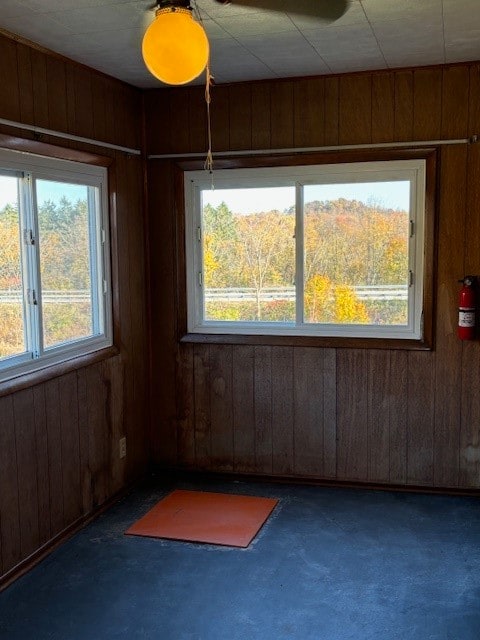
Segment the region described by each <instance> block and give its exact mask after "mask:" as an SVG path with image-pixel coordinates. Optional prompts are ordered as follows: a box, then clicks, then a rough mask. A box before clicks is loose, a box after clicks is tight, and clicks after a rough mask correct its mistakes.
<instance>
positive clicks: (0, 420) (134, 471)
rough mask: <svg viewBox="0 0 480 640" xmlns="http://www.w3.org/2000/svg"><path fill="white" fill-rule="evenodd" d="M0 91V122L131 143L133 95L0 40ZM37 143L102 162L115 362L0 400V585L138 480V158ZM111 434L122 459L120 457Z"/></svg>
mask: <svg viewBox="0 0 480 640" xmlns="http://www.w3.org/2000/svg"><path fill="white" fill-rule="evenodd" d="M0 83H1V86H2V91H1V92H0V118H5V119H9V120H13V121H17V122H24V123H25V124H29V125H38V126H42V127H45V128H49V129H53V130H57V131H61V132H67V133H71V134H74V135H80V136H85V137H88V138H93V139H98V140H100V141H106V142H111V143H114V144H115V143H116V144H119V145H122V146H129V147H135V148H139V146H140V141H141V140H142V131H141V124H142V123H141V105H142V96H141V93H140V92H139V91H137V90H135V89H133V88H131V87H127V86H126V85H123V84H122V83H120V82H118V81H116V80H113V79H110V78H107V77H106V76H102V75H100V74H97V73H96V72H94V71H89V70H88V69H85V68H80V67H78V66H75V65H74V64H70V63H69V62H67V61H65V60H62V59H59V58H57V57H51V56H48V55H46V54H44V53H42V52H40V51H37V50H34V49H31V48H29V47H27V46H25V45H23V44H20V43H17V42H14V41H13V40H9V39H7V38H5V37H3V36H0ZM3 130H4V128H2V131H3ZM5 131H6V132H7V131H8V132H9V133H12V130H11V129H10V130H9V129H5ZM13 135H16V136H18V137H20V136H21V132H20V131H15V132H14V133H13ZM187 135H188V128H187ZM25 136H26V137H28V138H31V134H29V133H25ZM42 141H44V142H47V143H48V142H54V143H55V144H58V145H60V146H64V147H71V148H77V149H79V150H81V151H93V153H98V154H100V155H106V156H109V157H111V158H112V165H111V167H110V169H109V172H110V176H109V177H110V187H111V198H110V200H111V212H110V213H111V231H112V252H113V256H112V271H113V285H114V300H115V308H116V310H117V315H116V317H115V332H116V344H117V347H118V355H115V356H113V357H110V358H109V359H108V360H105V361H102V362H98V363H96V364H92V365H90V366H86V367H83V368H81V369H78V370H76V371H72V372H70V373H67V374H65V375H61V376H59V377H56V378H53V379H50V380H48V381H47V382H43V383H41V384H36V385H35V386H31V387H27V388H24V389H22V390H19V391H17V392H14V393H12V394H10V395H3V396H2V397H0V486H1V491H0V580H1V578H2V575H4V574H6V573H8V572H10V571H12V570H14V568H15V566H16V565H17V564H18V563H19V562H21V561H22V560H24V559H25V558H27V557H28V556H30V555H31V554H32V553H35V551H37V550H38V549H39V548H40V547H41V546H42V545H44V544H46V543H48V542H49V541H50V540H51V539H52V538H54V537H55V536H57V535H58V534H59V533H61V532H62V531H63V530H64V529H65V528H66V527H68V526H69V525H71V524H72V523H74V522H75V521H77V520H78V519H79V518H81V517H82V516H85V515H87V514H89V513H91V512H92V509H93V508H94V507H95V506H97V505H101V504H102V503H103V502H105V500H107V499H108V498H109V497H111V496H112V495H114V494H115V492H117V491H119V490H120V489H121V488H122V487H124V486H125V485H126V484H127V483H129V482H131V481H133V480H134V479H136V478H138V477H139V476H140V475H141V474H142V473H143V472H144V470H145V469H146V463H147V457H146V443H145V438H146V430H147V425H148V419H149V418H148V409H147V405H148V402H147V399H148V394H147V392H148V389H147V375H148V371H147V364H148V363H147V356H146V354H147V353H148V348H147V341H148V334H147V309H146V284H145V282H146V273H145V248H144V243H145V240H144V239H145V234H144V212H143V208H144V205H143V188H144V185H143V161H142V159H141V158H140V157H127V156H126V155H125V154H123V153H116V152H112V151H108V150H106V149H105V148H103V147H95V146H89V145H81V144H77V143H73V142H69V141H67V140H63V141H62V140H60V141H59V139H55V138H50V137H48V136H43V137H42ZM122 436H126V437H127V458H126V459H123V460H120V458H119V442H118V441H119V438H120V437H122Z"/></svg>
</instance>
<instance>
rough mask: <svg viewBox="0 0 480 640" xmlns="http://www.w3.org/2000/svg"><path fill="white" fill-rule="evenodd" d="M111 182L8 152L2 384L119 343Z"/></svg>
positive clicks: (2, 154)
mask: <svg viewBox="0 0 480 640" xmlns="http://www.w3.org/2000/svg"><path fill="white" fill-rule="evenodd" d="M106 179H107V175H106V169H104V168H103V167H97V166H91V165H86V164H83V163H82V164H81V163H77V162H68V161H64V160H56V159H52V158H44V157H40V156H35V155H31V154H25V153H18V152H14V151H7V150H0V317H1V323H0V380H5V379H8V378H12V377H14V376H16V375H19V374H22V373H25V372H29V371H33V370H36V369H38V368H42V367H44V366H46V365H48V364H53V363H57V362H62V361H64V360H66V359H69V358H71V357H73V356H77V355H83V354H85V353H89V352H91V351H95V350H98V349H100V348H103V347H105V346H108V345H110V344H111V343H112V338H111V333H112V330H111V324H112V322H111V302H110V270H109V263H108V256H109V251H108V218H107V206H106V199H107V184H106Z"/></svg>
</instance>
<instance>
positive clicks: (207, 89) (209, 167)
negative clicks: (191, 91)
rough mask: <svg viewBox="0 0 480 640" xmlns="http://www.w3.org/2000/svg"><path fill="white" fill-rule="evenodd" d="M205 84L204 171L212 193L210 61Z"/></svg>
mask: <svg viewBox="0 0 480 640" xmlns="http://www.w3.org/2000/svg"><path fill="white" fill-rule="evenodd" d="M206 75H207V78H206V82H205V102H206V103H207V133H208V151H207V157H206V159H205V170H206V171H208V172H209V173H210V176H211V178H212V191H213V189H214V188H215V187H214V184H213V154H212V122H211V117H210V102H211V100H212V97H211V94H210V87H211V85H212V74H211V73H210V61H208V62H207V68H206Z"/></svg>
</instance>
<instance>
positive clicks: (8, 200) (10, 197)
mask: <svg viewBox="0 0 480 640" xmlns="http://www.w3.org/2000/svg"><path fill="white" fill-rule="evenodd" d="M64 196H65V197H66V198H67V200H70V202H77V200H85V198H86V192H85V186H84V185H77V184H70V183H67V182H51V181H42V180H38V181H37V198H38V204H39V205H41V204H43V203H44V202H45V201H46V200H52V201H53V202H54V203H55V204H58V202H59V201H60V199H61V198H62V197H64ZM16 202H17V181H16V180H12V178H11V177H8V176H0V209H3V208H4V207H5V205H6V204H14V203H16Z"/></svg>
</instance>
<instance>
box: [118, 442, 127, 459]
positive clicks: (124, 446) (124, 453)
mask: <svg viewBox="0 0 480 640" xmlns="http://www.w3.org/2000/svg"><path fill="white" fill-rule="evenodd" d="M119 445H120V458H126V457H127V439H126V438H125V437H123V438H120V441H119Z"/></svg>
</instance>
